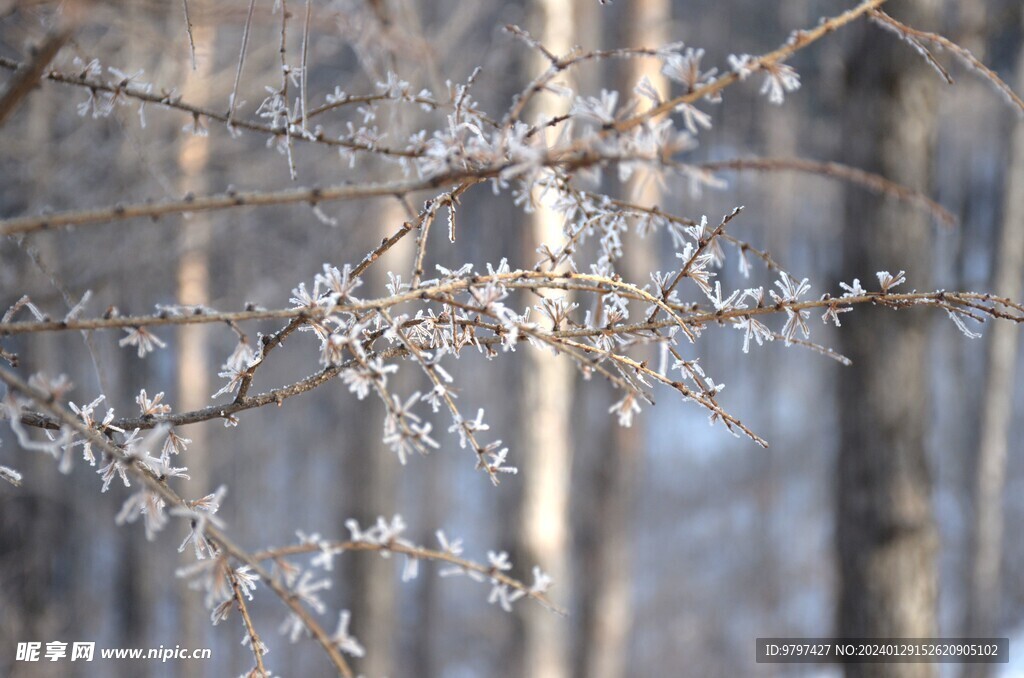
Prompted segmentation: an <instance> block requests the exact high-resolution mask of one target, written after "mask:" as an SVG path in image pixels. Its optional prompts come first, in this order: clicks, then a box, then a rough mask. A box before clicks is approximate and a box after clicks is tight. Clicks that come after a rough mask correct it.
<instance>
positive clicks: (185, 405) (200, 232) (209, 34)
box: [149, 13, 217, 647]
mask: <svg viewBox="0 0 1024 678" xmlns="http://www.w3.org/2000/svg"><path fill="white" fill-rule="evenodd" d="M170 23H171V24H172V25H174V26H175V28H176V29H180V28H181V17H180V16H178V15H177V14H176V13H175V15H174V16H173V18H171V19H170ZM192 33H193V38H194V40H195V49H196V68H195V70H193V69H192V68H191V61H189V62H188V63H189V65H188V66H186V68H185V72H184V73H183V74H182V76H183V77H182V78H181V81H182V86H181V89H182V92H181V93H182V97H183V98H184V99H185V100H186V101H194V102H197V103H198V104H199V105H207V104H212V103H214V102H211V101H210V100H209V99H210V97H209V95H208V88H209V85H210V78H211V76H212V75H213V70H214V62H215V46H216V42H217V28H216V25H215V24H214V23H198V22H197V23H196V24H195V25H194V28H193V32H192ZM179 134H180V136H179V144H178V154H177V165H178V191H179V192H180V193H181V194H185V193H188V192H190V191H191V192H192V193H194V194H196V195H203V194H205V193H209V192H211V190H210V189H211V186H210V185H209V178H208V169H209V167H208V166H209V161H210V138H209V137H205V136H196V135H193V134H190V133H188V132H180V133H179ZM210 244H211V243H210V217H209V216H208V215H207V214H206V213H203V212H196V213H194V214H192V215H191V216H190V217H188V218H187V219H185V220H184V221H183V224H182V229H181V232H180V235H179V236H178V271H177V285H178V303H179V304H183V305H188V306H196V305H203V306H206V305H208V304H209V302H210V289H209V288H210ZM208 330H209V328H208V327H207V326H205V325H182V326H181V328H179V330H178V332H177V339H178V344H177V352H178V356H177V364H178V384H177V402H174V401H172V402H171V404H172V405H173V406H174V408H175V411H178V412H186V411H190V410H197V409H200V408H203V407H205V406H206V405H208V404H209V402H210V394H211V393H212V392H213V391H212V389H211V388H210V371H211V360H210V349H209V341H208V340H209V333H208ZM149 395H150V396H152V395H154V394H152V393H150V394H149ZM187 436H188V437H189V438H191V439H192V445H191V446H190V449H189V453H187V454H188V459H187V463H183V464H182V465H184V466H188V474H189V477H190V480H189V481H188V482H187V485H186V487H187V490H186V492H185V496H186V498H187V499H196V498H198V497H202V496H204V495H205V494H207V493H208V492H209V490H210V479H209V476H210V465H209V461H210V449H209V446H208V444H207V441H206V427H204V426H193V427H190V428H189V430H188V434H187ZM179 461H184V460H179ZM183 558H184V559H185V560H186V561H188V562H191V561H192V560H193V555H192V553H191V550H190V549H187V550H186V552H185V554H184V555H183ZM178 599H179V609H180V610H181V618H180V624H181V644H182V645H183V646H189V647H202V646H203V644H204V643H203V638H205V637H206V628H207V622H206V618H207V614H206V613H205V612H204V611H203V604H202V599H201V597H200V596H198V595H196V593H195V591H192V590H191V589H189V587H188V582H186V581H183V580H182V581H181V582H180V583H179V585H178Z"/></svg>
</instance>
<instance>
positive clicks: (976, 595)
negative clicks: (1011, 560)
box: [964, 8, 1024, 676]
mask: <svg viewBox="0 0 1024 678" xmlns="http://www.w3.org/2000/svg"><path fill="white" fill-rule="evenodd" d="M1018 12H1019V8H1018ZM1022 16H1024V15H1022ZM1022 29H1024V26H1022ZM1022 90H1024V48H1022V49H1021V50H1020V52H1019V56H1018V59H1017V91H1018V92H1019V91H1022ZM996 252H997V255H996V263H995V278H994V281H993V286H992V292H993V293H995V294H997V295H1000V296H1006V297H1010V298H1013V299H1019V298H1020V295H1021V275H1022V273H1021V272H1022V271H1024V126H1022V125H1021V124H1019V123H1018V124H1016V125H1015V126H1014V128H1013V136H1012V141H1011V147H1010V156H1009V171H1008V176H1007V178H1006V192H1005V206H1004V211H1003V223H1002V234H1001V235H1000V238H999V244H998V247H997V248H996ZM1018 332H1019V329H1018V328H1017V327H1015V326H1014V325H1012V324H1011V323H991V324H990V326H989V329H988V332H987V333H988V337H989V342H990V344H989V353H988V364H987V370H986V379H985V386H984V391H983V393H982V404H981V422H980V426H981V428H980V434H979V440H978V449H977V457H976V466H975V476H974V524H973V529H972V530H971V534H972V539H973V548H972V549H971V551H970V553H971V567H970V578H969V581H968V588H967V604H966V607H967V609H966V622H965V629H964V632H965V634H966V635H968V636H992V635H995V634H996V630H997V625H998V623H999V609H1000V607H999V601H1000V596H999V591H1000V566H1001V561H1002V546H1003V496H1004V485H1005V475H1006V453H1007V447H1008V443H1009V435H1010V424H1011V422H1012V417H1013V389H1014V376H1015V374H1016V368H1017V349H1018ZM991 672H992V671H991V666H990V665H987V664H966V665H964V675H965V676H986V675H990V674H991Z"/></svg>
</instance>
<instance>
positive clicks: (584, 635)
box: [574, 0, 672, 678]
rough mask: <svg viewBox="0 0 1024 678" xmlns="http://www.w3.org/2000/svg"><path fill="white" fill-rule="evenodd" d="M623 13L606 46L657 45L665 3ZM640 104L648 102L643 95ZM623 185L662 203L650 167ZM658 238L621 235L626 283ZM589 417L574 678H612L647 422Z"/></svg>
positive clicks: (633, 65) (629, 75) (626, 613)
mask: <svg viewBox="0 0 1024 678" xmlns="http://www.w3.org/2000/svg"><path fill="white" fill-rule="evenodd" d="M626 10H627V11H625V12H623V14H624V15H625V16H624V19H625V21H624V22H622V23H621V24H620V25H621V28H620V29H619V30H615V29H614V28H613V29H612V30H611V32H612V33H613V34H614V35H613V39H612V42H613V43H615V44H622V45H628V46H632V47H640V46H643V47H659V46H661V45H664V44H666V43H667V42H669V35H668V28H669V21H670V19H671V13H672V12H671V10H672V5H671V2H670V0H637V1H636V2H634V3H632V4H631V5H630V6H629V7H628V8H626ZM620 11H622V10H620ZM625 66H626V68H625V73H624V74H623V75H624V77H622V78H621V82H620V84H619V91H620V92H621V93H622V96H623V97H629V96H635V95H633V94H632V91H633V88H634V87H635V86H636V85H637V84H638V83H639V82H640V81H641V80H642V79H643V78H645V77H646V78H647V79H648V80H649V81H650V83H651V85H652V86H653V87H654V89H655V90H657V91H658V93H659V94H660V95H661V96H662V98H663V99H664V98H667V96H668V90H669V88H668V83H667V82H666V80H665V77H664V76H663V75H662V74H661V61H660V60H658V59H629V60H627V61H626V62H625ZM641 101H643V102H645V103H644V104H642V105H644V106H647V105H649V104H648V103H646V102H647V100H646V99H641ZM623 189H624V190H623V192H624V193H625V197H626V199H628V200H631V201H633V202H635V203H637V204H640V205H645V206H649V207H653V206H661V201H662V198H663V196H662V191H661V186H660V185H659V184H658V183H657V181H656V179H655V178H654V177H653V176H652V175H651V173H650V172H647V171H645V170H643V169H641V170H638V171H637V172H636V173H635V174H634V176H633V177H632V178H631V180H630V181H629V183H628V184H626V185H625V186H624V187H623ZM658 235H660V234H657V235H651V236H648V238H647V239H643V240H642V239H640V238H639V237H637V236H636V235H635V234H633V235H631V236H627V239H626V243H625V247H624V249H623V258H622V260H621V261H620V262H619V264H618V270H619V272H620V273H621V274H622V276H623V277H624V278H625V279H626V280H629V281H631V282H637V283H638V284H641V285H642V284H643V282H644V280H645V279H646V278H647V276H648V272H649V271H653V270H655V269H657V268H658V267H657V265H656V259H657V257H656V256H655V250H654V247H653V246H652V245H653V243H652V240H653V239H655V238H656V237H658ZM649 357H651V358H655V356H649ZM602 390H603V392H604V393H605V394H610V396H611V398H613V399H618V398H619V397H621V394H620V393H617V392H615V391H614V389H611V388H610V387H609V388H605V389H602ZM606 409H607V408H604V410H606ZM595 414H596V416H599V417H601V418H600V419H599V420H598V421H599V424H598V425H599V427H600V428H601V430H602V431H603V435H602V436H601V439H600V441H599V442H598V443H597V445H596V446H595V449H594V450H593V451H592V452H593V457H594V458H593V460H588V462H587V464H586V467H587V468H589V469H591V474H590V478H589V482H588V484H587V486H586V488H587V490H588V494H589V496H588V497H586V498H585V500H586V502H587V508H588V510H586V511H581V512H580V513H581V514H582V515H580V516H579V517H578V518H577V522H578V523H579V524H580V526H581V528H582V529H581V531H582V532H583V538H582V539H581V540H580V541H581V542H582V547H581V548H580V554H579V559H580V563H579V565H578V567H577V570H578V572H579V574H578V578H579V586H578V587H577V590H578V593H577V596H578V600H579V604H578V607H579V615H580V621H579V624H578V625H577V628H579V639H578V640H577V642H576V653H577V661H576V664H575V667H574V672H575V675H576V676H577V677H578V678H584V677H591V676H593V677H596V678H613V677H615V676H624V675H626V662H627V657H628V651H629V637H630V629H631V628H632V626H633V623H632V622H633V609H632V587H631V578H630V562H631V560H632V552H631V544H630V534H631V533H630V524H631V522H632V519H633V513H632V507H633V498H634V494H635V487H636V483H637V474H638V472H639V468H640V463H641V460H642V459H643V454H644V449H645V447H646V442H647V436H646V428H645V426H646V423H647V421H646V418H643V417H641V418H640V419H639V420H638V421H635V422H634V425H633V426H631V427H628V428H627V427H624V426H619V425H618V422H617V421H616V419H615V417H611V416H607V412H606V411H599V412H596V413H595ZM602 415H604V416H602Z"/></svg>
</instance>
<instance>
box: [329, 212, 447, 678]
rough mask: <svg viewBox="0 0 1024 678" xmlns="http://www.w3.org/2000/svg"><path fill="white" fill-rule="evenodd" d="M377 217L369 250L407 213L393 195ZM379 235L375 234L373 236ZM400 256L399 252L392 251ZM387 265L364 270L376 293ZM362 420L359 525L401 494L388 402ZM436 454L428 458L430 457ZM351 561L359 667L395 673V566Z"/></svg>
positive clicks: (372, 559)
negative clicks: (385, 429) (387, 441)
mask: <svg viewBox="0 0 1024 678" xmlns="http://www.w3.org/2000/svg"><path fill="white" fill-rule="evenodd" d="M370 209H371V210H372V211H371V214H374V217H375V218H374V217H370V218H369V219H368V221H369V222H372V223H377V224H379V226H378V227H377V228H376V229H374V230H373V231H370V232H369V233H368V234H367V235H369V236H370V237H368V238H366V239H365V241H364V242H363V246H362V247H361V249H363V250H364V251H370V250H371V249H372V248H373V246H374V244H379V243H380V240H381V238H382V237H384V236H385V235H390V233H388V231H389V230H390V231H393V230H394V229H395V227H396V226H398V225H399V224H401V223H402V222H403V221H405V220H406V219H407V218H408V217H407V215H406V214H405V212H404V211H403V210H402V207H401V204H400V203H399V202H398V201H396V200H389V201H387V202H385V203H381V204H380V205H379V206H374V207H371V208H370ZM373 236H376V237H373ZM389 254H390V255H391V256H397V255H396V254H395V253H389ZM389 268H393V269H394V270H399V271H401V270H404V267H403V262H395V261H394V260H390V261H386V262H385V261H382V262H379V263H378V264H377V265H375V266H372V267H371V268H370V269H369V270H367V272H366V274H365V280H366V284H367V286H368V287H369V288H370V289H372V290H373V294H383V293H384V285H385V282H386V280H387V275H386V272H387V270H388V269H389ZM403 378H404V377H403V375H401V374H396V375H392V376H391V377H389V378H388V389H389V390H391V391H392V392H395V393H400V392H401V386H400V385H399V384H400V383H401V380H402V379H403ZM357 405H358V409H357V410H356V412H357V413H358V417H359V421H360V422H361V423H360V424H359V425H357V426H356V427H355V435H354V437H355V438H356V445H355V446H354V450H353V457H354V458H353V460H352V462H351V463H350V464H348V465H347V467H346V469H345V471H346V472H347V473H346V475H347V478H346V479H345V480H344V482H345V484H344V486H343V487H345V488H346V494H347V497H346V501H347V504H348V505H347V507H346V508H345V515H343V516H340V521H341V522H342V523H343V522H344V520H345V519H346V518H355V519H357V520H358V521H359V524H360V525H363V526H366V525H372V524H374V523H375V522H376V521H377V518H378V516H385V517H386V518H388V519H390V518H391V516H392V515H393V514H394V513H395V511H396V508H395V499H396V495H397V482H398V479H397V471H398V459H397V457H396V456H395V453H394V452H392V451H391V450H390V449H389V448H388V447H387V446H386V445H384V443H383V442H382V440H381V430H382V426H383V422H384V406H383V405H382V404H381V403H380V401H379V400H378V399H377V398H376V397H371V398H367V399H366V400H364V401H363V402H361V403H358V404H357ZM433 461H436V460H433V459H428V460H426V462H427V463H430V462H433ZM359 555H361V556H362V557H359V556H357V557H355V558H353V559H352V561H351V577H350V582H351V583H350V587H349V593H350V599H351V602H350V609H351V610H352V632H353V634H354V635H355V637H356V638H358V639H359V641H360V642H361V643H362V644H363V646H364V647H365V648H366V658H365V659H363V660H361V661H360V662H359V664H358V668H359V672H360V673H361V674H362V675H366V676H391V675H396V666H395V652H396V644H395V638H396V636H397V625H396V616H395V596H396V591H395V587H396V583H395V570H394V567H391V566H389V564H388V563H386V562H382V561H381V559H380V558H379V557H377V556H374V555H372V554H359Z"/></svg>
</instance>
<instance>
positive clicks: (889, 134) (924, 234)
mask: <svg viewBox="0 0 1024 678" xmlns="http://www.w3.org/2000/svg"><path fill="white" fill-rule="evenodd" d="M894 10H899V12H898V15H897V18H898V19H901V20H904V21H906V22H907V23H909V24H910V25H912V26H916V27H919V28H926V29H927V28H934V27H935V24H936V21H937V17H938V10H939V3H938V2H937V0H908V1H907V2H904V3H902V4H901V5H899V6H896V7H894ZM857 40H858V42H857V44H855V46H854V49H853V51H852V52H851V53H850V54H849V56H848V59H847V62H848V64H849V66H848V74H847V82H846V98H845V101H846V102H847V104H846V111H845V114H844V121H843V153H844V156H845V157H844V158H843V159H844V160H845V161H846V162H848V163H850V164H852V165H855V166H857V167H862V168H864V169H867V170H872V171H876V172H880V173H881V174H883V175H885V176H886V177H888V178H890V179H893V180H895V181H898V182H900V183H902V184H906V185H908V186H911V187H913V188H915V189H918V190H922V191H925V192H927V191H928V188H929V176H930V165H931V148H932V144H933V136H934V131H935V115H934V108H935V95H936V84H937V82H938V79H937V78H936V76H935V73H934V72H932V71H931V68H930V67H929V66H928V65H927V64H926V63H925V62H924V61H923V60H922V59H921V58H920V57H919V56H918V55H917V54H915V53H914V52H913V50H910V49H908V48H907V46H906V45H904V44H902V43H901V42H900V41H898V40H894V39H891V38H890V39H886V38H883V37H882V36H880V35H879V34H878V33H877V32H876V31H873V30H871V29H870V28H869V27H864V28H863V29H862V30H861V31H860V33H859V34H858V38H857ZM928 229H929V219H928V217H927V215H924V214H922V213H920V212H916V211H914V210H912V209H908V208H906V207H904V206H900V205H897V204H894V202H893V201H892V200H887V199H881V198H872V199H866V198H865V197H864V196H863V194H860V193H856V192H853V191H850V192H848V193H847V197H846V201H845V228H844V235H843V243H842V246H843V256H842V259H843V263H842V266H843V277H844V278H845V279H846V280H847V281H849V280H850V279H852V278H854V277H859V278H860V279H861V280H864V281H865V286H866V287H867V288H868V289H873V288H877V285H878V283H877V281H875V279H874V274H875V272H876V271H880V270H889V271H892V272H893V273H895V272H897V271H899V270H901V269H906V270H907V271H908V283H907V285H906V286H907V287H908V288H910V287H914V288H918V289H921V288H927V287H928V286H929V284H930V282H929V278H930V269H931V265H932V262H931V246H930V237H929V230H928ZM844 324H845V325H848V327H845V328H844V330H843V332H841V333H840V338H841V350H842V352H843V353H845V354H846V355H847V356H849V357H850V358H851V359H852V360H853V363H854V364H853V367H852V368H850V369H849V370H845V371H844V372H843V374H842V376H841V377H840V380H839V407H840V416H839V418H840V434H841V435H840V441H839V458H838V464H837V476H836V482H837V487H836V496H837V514H836V546H837V550H838V559H839V573H840V592H839V609H838V620H837V622H838V623H837V633H838V635H840V636H845V637H899V636H902V637H927V636H934V635H935V633H936V607H937V568H936V562H935V560H936V559H935V553H936V549H937V546H938V540H937V534H936V528H935V524H934V516H933V514H932V508H931V478H930V476H929V471H928V464H927V459H926V451H925V436H926V432H927V427H928V421H927V415H928V401H929V398H928V390H929V389H928V382H929V375H928V324H927V322H926V320H925V318H923V317H921V316H916V317H914V318H913V319H912V321H911V322H907V318H906V317H899V318H897V317H896V314H895V313H892V312H891V311H889V310H887V309H881V308H875V309H868V310H867V311H866V312H865V313H862V314H860V315H859V316H858V317H857V318H854V319H851V320H850V321H849V322H846V323H844ZM845 668H846V675H848V676H868V675H870V676H881V677H886V676H899V677H904V676H932V675H935V667H934V665H931V664H874V665H867V664H865V665H849V666H846V667H845Z"/></svg>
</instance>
